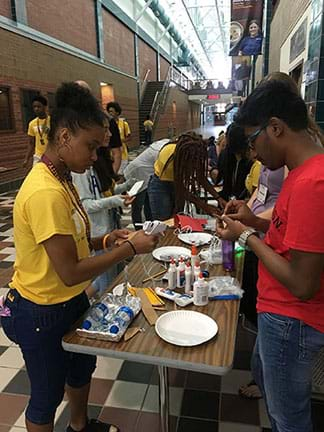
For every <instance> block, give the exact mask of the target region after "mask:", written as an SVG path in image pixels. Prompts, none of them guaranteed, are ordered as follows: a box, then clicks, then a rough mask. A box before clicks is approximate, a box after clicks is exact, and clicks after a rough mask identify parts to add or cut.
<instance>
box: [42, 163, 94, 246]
mask: <svg viewBox="0 0 324 432" xmlns="http://www.w3.org/2000/svg"><path fill="white" fill-rule="evenodd" d="M41 162H43V163H44V164H45V165H46V166H47V168H48V169H49V171H50V172H51V173H52V174H53V176H54V177H55V178H56V179H57V180H58V181H59V182H60V183H61V185H62V186H63V187H64V189H65V190H66V191H67V193H68V195H69V197H70V199H71V201H72V204H73V206H74V207H75V209H76V211H77V212H78V213H79V215H80V216H81V218H82V220H83V222H84V225H85V230H86V236H87V241H88V245H89V249H90V251H92V249H93V247H92V243H91V233H90V222H89V218H88V215H87V213H86V211H85V209H84V207H83V205H82V202H81V200H80V197H79V194H78V192H77V190H76V189H75V187H74V184H73V183H72V177H71V173H70V172H67V173H66V174H65V175H64V176H63V177H62V176H60V174H59V173H58V172H57V169H56V168H55V166H54V164H53V162H52V161H50V160H49V158H48V157H47V156H45V155H43V156H42V157H41Z"/></svg>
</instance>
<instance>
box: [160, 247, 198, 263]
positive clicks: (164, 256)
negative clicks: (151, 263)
mask: <svg viewBox="0 0 324 432" xmlns="http://www.w3.org/2000/svg"><path fill="white" fill-rule="evenodd" d="M152 255H153V257H154V258H155V259H157V260H158V261H164V262H170V261H171V258H174V259H175V260H177V259H179V258H180V257H181V256H182V257H183V258H184V259H187V258H190V257H191V250H190V249H188V248H184V247H180V246H163V247H160V248H157V249H155V250H154V251H153V252H152Z"/></svg>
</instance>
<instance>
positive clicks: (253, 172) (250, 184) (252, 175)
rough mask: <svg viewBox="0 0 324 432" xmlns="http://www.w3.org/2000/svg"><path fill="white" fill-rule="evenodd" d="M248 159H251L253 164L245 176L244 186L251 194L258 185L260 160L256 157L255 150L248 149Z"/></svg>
mask: <svg viewBox="0 0 324 432" xmlns="http://www.w3.org/2000/svg"><path fill="white" fill-rule="evenodd" d="M249 156H250V159H251V160H252V161H253V165H252V166H251V169H250V172H249V174H248V175H247V176H246V179H245V187H246V189H247V191H248V193H249V195H250V196H251V195H252V194H253V192H254V191H255V190H256V188H257V187H258V183H259V177H260V171H261V166H262V164H261V162H260V161H258V160H257V159H256V156H257V154H256V151H255V150H252V149H250V155H249Z"/></svg>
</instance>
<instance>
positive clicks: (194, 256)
mask: <svg viewBox="0 0 324 432" xmlns="http://www.w3.org/2000/svg"><path fill="white" fill-rule="evenodd" d="M196 263H198V264H199V256H198V250H197V246H196V245H194V244H193V245H192V246H191V267H192V270H193V269H194V267H195V264H196Z"/></svg>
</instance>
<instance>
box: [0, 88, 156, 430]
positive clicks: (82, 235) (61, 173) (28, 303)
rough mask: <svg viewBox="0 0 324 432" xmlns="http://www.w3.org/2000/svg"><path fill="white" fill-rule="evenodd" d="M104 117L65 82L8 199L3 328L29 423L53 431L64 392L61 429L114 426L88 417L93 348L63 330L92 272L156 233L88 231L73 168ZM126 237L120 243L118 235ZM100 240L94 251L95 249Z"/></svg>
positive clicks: (148, 247) (145, 244)
mask: <svg viewBox="0 0 324 432" xmlns="http://www.w3.org/2000/svg"><path fill="white" fill-rule="evenodd" d="M106 126H107V120H106V116H105V114H104V112H103V111H102V109H101V106H100V105H99V102H98V101H97V100H96V98H95V97H94V96H93V95H92V94H91V92H90V91H89V90H88V89H86V88H83V87H81V86H80V85H79V84H77V83H65V84H62V85H61V87H59V89H58V90H57V92H56V95H55V107H54V110H53V113H52V122H51V129H50V131H49V136H48V138H49V142H48V146H47V149H46V152H45V153H44V154H43V156H42V158H41V160H40V162H39V163H37V164H36V165H35V166H34V167H33V168H32V170H31V171H30V172H29V174H28V175H27V177H26V178H25V180H24V182H23V184H22V186H21V188H20V190H19V192H18V195H17V197H16V200H15V204H14V216H13V220H14V240H15V248H16V260H15V264H14V270H15V271H14V275H13V278H12V281H11V282H10V290H9V292H8V294H7V297H6V300H5V305H6V306H7V307H8V309H9V311H10V314H9V315H7V316H2V317H1V318H0V319H1V325H2V327H3V330H4V332H5V334H6V335H7V337H8V338H9V339H10V340H12V341H13V342H15V343H16V344H18V346H19V348H20V349H21V351H22V354H23V357H24V361H25V365H26V370H27V374H28V377H29V380H30V388H31V395H30V400H29V403H28V406H27V409H26V413H25V417H26V428H27V431H28V432H53V430H54V418H55V413H56V409H57V407H58V406H59V405H60V403H61V401H62V400H63V397H64V392H65V391H66V393H67V396H68V399H69V403H70V415H71V418H70V422H69V425H68V426H67V429H66V432H77V431H82V432H118V430H119V429H118V428H117V427H115V426H113V425H109V424H106V423H101V422H99V421H97V420H89V419H88V415H87V402H88V396H89V390H90V381H91V375H92V373H93V371H94V370H95V367H96V358H95V357H94V356H92V355H85V354H77V353H73V354H70V353H67V352H65V351H64V350H63V347H62V343H61V342H62V337H63V336H64V334H65V333H66V332H67V331H68V330H69V328H70V327H71V325H72V324H73V323H74V322H75V321H76V320H78V319H79V318H81V316H82V315H83V314H84V313H85V311H86V310H87V308H88V307H89V301H88V298H87V295H86V293H85V290H86V288H87V287H88V286H89V284H90V281H91V279H93V278H95V277H97V276H99V275H100V274H102V273H103V272H105V271H106V270H107V269H108V268H111V267H112V266H114V265H115V264H117V263H118V262H120V261H123V260H124V259H126V258H129V257H131V256H134V255H135V254H140V253H148V252H151V251H152V250H153V249H154V247H155V246H156V244H157V241H158V238H157V236H152V235H146V234H145V233H144V231H143V230H141V231H138V232H137V234H136V235H135V236H134V237H133V238H132V239H131V240H127V235H128V231H127V230H114V231H112V232H111V233H109V235H104V236H103V235H101V236H99V237H97V238H91V230H90V223H89V219H88V216H87V213H86V211H85V209H84V207H83V204H82V202H81V200H80V197H79V195H78V193H77V191H76V189H75V188H74V186H73V183H72V178H71V172H76V173H80V174H81V173H83V172H85V171H86V170H87V169H89V168H90V166H92V165H93V163H94V162H95V161H96V160H97V154H96V151H97V148H98V147H100V146H101V145H102V144H103V142H104V137H105V127H106ZM121 238H122V239H123V240H125V242H124V243H123V244H122V245H121V246H116V240H117V239H121ZM93 249H94V250H99V249H104V250H105V253H103V254H102V255H100V256H92V255H91V253H92V250H93Z"/></svg>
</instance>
